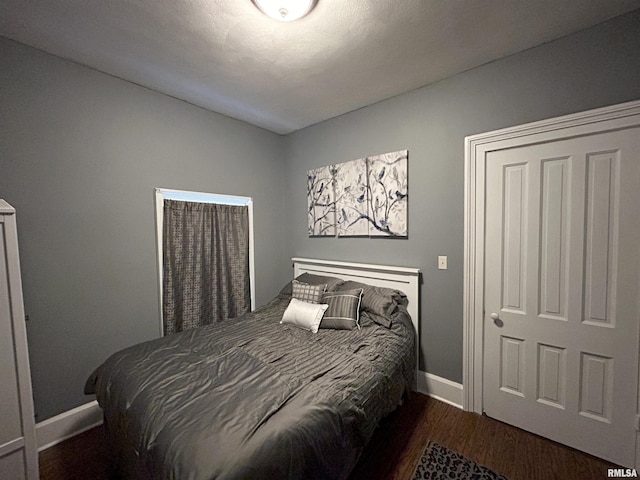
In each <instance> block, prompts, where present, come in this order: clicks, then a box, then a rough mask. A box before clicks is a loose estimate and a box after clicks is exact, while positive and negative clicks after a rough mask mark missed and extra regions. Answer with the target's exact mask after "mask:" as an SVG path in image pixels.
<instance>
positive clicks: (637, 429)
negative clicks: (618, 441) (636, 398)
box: [636, 415, 640, 432]
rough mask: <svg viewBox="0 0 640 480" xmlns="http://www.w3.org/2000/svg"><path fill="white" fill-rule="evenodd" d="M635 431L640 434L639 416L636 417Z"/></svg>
mask: <svg viewBox="0 0 640 480" xmlns="http://www.w3.org/2000/svg"><path fill="white" fill-rule="evenodd" d="M636 431H637V432H640V415H636Z"/></svg>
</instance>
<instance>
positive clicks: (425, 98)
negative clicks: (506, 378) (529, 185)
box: [286, 11, 640, 382]
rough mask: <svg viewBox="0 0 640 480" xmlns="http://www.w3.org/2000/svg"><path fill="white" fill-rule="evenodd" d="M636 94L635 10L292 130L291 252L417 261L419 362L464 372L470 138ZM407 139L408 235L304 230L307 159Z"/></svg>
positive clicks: (453, 375)
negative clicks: (444, 266)
mask: <svg viewBox="0 0 640 480" xmlns="http://www.w3.org/2000/svg"><path fill="white" fill-rule="evenodd" d="M639 98H640V11H636V12H633V13H632V14H630V15H627V16H624V17H619V18H617V19H614V20H612V21H610V22H607V23H605V24H602V25H599V26H597V27H594V28H591V29H589V30H585V31H583V32H580V33H577V34H574V35H571V36H568V37H565V38H563V39H560V40H558V41H555V42H552V43H549V44H546V45H543V46H540V47H538V48H535V49H531V50H529V51H526V52H523V53H521V54H519V55H515V56H512V57H509V58H506V59H502V60H499V61H496V62H493V63H490V64H487V65H485V66H482V67H480V68H476V69H474V70H471V71H468V72H465V73H463V74H460V75H457V76H454V77H451V78H449V79H446V80H443V81H441V82H438V83H436V84H433V85H431V86H427V87H424V88H421V89H419V90H416V91H413V92H410V93H408V94H405V95H401V96H398V97H395V98H392V99H390V100H387V101H384V102H381V103H378V104H375V105H372V106H369V107H366V108H363V109H361V110H358V111H355V112H352V113H349V114H346V115H343V116H341V117H338V118H334V119H332V120H328V121H326V122H323V123H321V124H318V125H315V126H312V127H309V128H306V129H304V130H301V131H299V132H296V133H294V134H291V135H289V136H288V137H287V138H286V141H287V144H288V145H287V148H288V153H287V159H288V166H289V168H288V169H287V190H288V191H289V192H290V202H289V203H288V205H289V211H288V216H290V218H291V222H290V224H289V225H290V231H289V235H288V236H287V238H288V239H289V240H288V241H289V243H288V246H287V247H288V248H287V251H288V252H289V253H291V254H292V255H299V256H317V257H320V258H334V259H339V260H347V261H363V262H370V263H388V264H396V265H404V266H414V267H419V268H420V269H421V270H422V274H423V279H424V281H423V285H422V290H421V294H422V309H421V353H422V354H421V369H423V370H425V371H428V372H430V373H433V374H436V375H439V376H442V377H445V378H448V379H450V380H453V381H456V382H461V381H462V286H463V233H464V231H463V216H464V208H463V195H464V150H463V146H464V137H465V136H468V135H471V134H475V133H482V132H486V131H491V130H495V129H498V128H503V127H509V126H513V125H517V124H522V123H526V122H531V121H535V120H541V119H544V118H549V117H554V116H558V115H564V114H568V113H573V112H578V111H583V110H588V109H591V108H596V107H602V106H605V105H610V104H615V103H620V102H624V101H629V100H636V99H639ZM404 148H407V149H409V199H410V201H409V239H408V240H389V239H383V240H380V239H355V238H341V239H329V238H308V237H307V234H306V228H305V227H306V210H305V207H306V191H305V188H306V183H305V174H306V170H308V169H310V168H315V167H321V166H324V165H329V164H331V163H336V162H344V161H348V160H353V159H357V158H362V157H364V156H367V155H371V154H376V153H384V152H390V151H395V150H400V149H404ZM438 255H447V256H448V257H449V269H448V270H446V271H443V270H438V269H437V263H436V262H437V256H438Z"/></svg>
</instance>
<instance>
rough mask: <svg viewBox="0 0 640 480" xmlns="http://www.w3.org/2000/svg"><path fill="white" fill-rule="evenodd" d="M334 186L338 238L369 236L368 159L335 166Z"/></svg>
mask: <svg viewBox="0 0 640 480" xmlns="http://www.w3.org/2000/svg"><path fill="white" fill-rule="evenodd" d="M334 186H335V196H336V197H335V198H336V229H337V234H338V236H340V237H346V236H367V235H369V227H368V220H367V219H368V218H369V215H368V211H367V205H368V202H367V198H368V192H367V162H366V159H364V158H362V159H360V160H352V161H350V162H345V163H339V164H337V165H334Z"/></svg>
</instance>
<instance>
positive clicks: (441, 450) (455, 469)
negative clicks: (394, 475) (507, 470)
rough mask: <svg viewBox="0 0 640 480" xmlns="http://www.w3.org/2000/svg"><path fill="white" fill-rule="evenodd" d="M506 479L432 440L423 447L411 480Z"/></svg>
mask: <svg viewBox="0 0 640 480" xmlns="http://www.w3.org/2000/svg"><path fill="white" fill-rule="evenodd" d="M425 479H429V480H452V479H461V480H507V478H506V477H503V476H502V475H498V474H497V473H496V472H494V471H493V470H491V469H489V468H487V467H483V466H482V465H478V464H477V463H476V462H474V461H472V460H469V459H468V458H465V457H463V456H462V455H460V454H458V453H455V452H452V451H451V450H449V449H448V448H447V447H443V446H442V445H439V444H437V443H434V442H429V443H428V444H427V448H425V450H424V453H423V454H422V458H421V459H420V463H419V464H418V467H417V468H416V472H415V473H414V474H413V480H425Z"/></svg>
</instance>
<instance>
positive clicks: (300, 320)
mask: <svg viewBox="0 0 640 480" xmlns="http://www.w3.org/2000/svg"><path fill="white" fill-rule="evenodd" d="M327 308H329V305H325V304H323V303H307V302H303V301H302V300H298V299H297V298H292V299H291V302H289V306H288V307H287V309H286V310H285V311H284V315H282V320H280V323H283V324H289V325H295V326H296V327H300V328H304V329H305V330H310V331H312V332H313V333H317V332H318V327H319V326H320V322H321V321H322V316H323V315H324V312H325V310H326V309H327Z"/></svg>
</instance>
